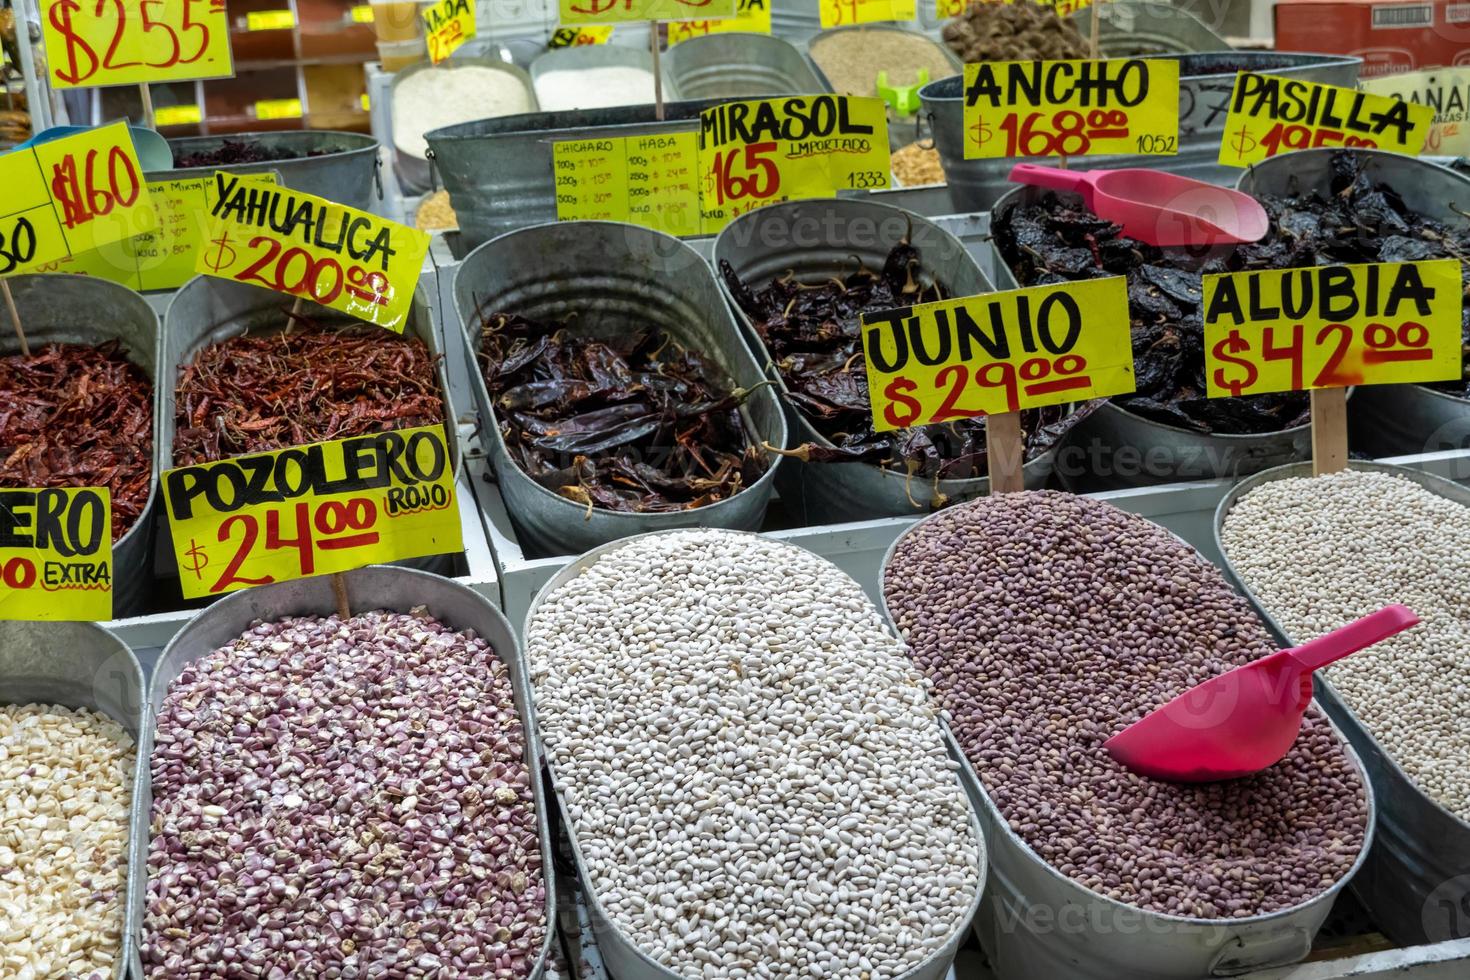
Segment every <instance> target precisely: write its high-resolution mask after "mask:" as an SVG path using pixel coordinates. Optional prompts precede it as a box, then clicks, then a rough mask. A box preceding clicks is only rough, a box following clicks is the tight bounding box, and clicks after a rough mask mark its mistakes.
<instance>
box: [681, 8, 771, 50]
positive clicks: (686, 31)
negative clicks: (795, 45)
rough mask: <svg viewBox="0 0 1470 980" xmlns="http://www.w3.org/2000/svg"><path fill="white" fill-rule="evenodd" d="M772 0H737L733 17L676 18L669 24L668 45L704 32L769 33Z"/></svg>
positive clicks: (702, 34) (698, 35) (701, 35)
mask: <svg viewBox="0 0 1470 980" xmlns="http://www.w3.org/2000/svg"><path fill="white" fill-rule="evenodd" d="M772 2H773V0H739V4H738V6H737V7H736V8H735V16H734V17H723V18H719V19H716V20H676V21H674V22H673V23H671V24H669V45H670V46H673V45H675V44H678V43H679V42H680V41H687V40H689V39H690V38H693V37H703V36H704V35H706V34H723V33H725V32H727V31H741V32H744V33H746V34H769V33H771V3H772Z"/></svg>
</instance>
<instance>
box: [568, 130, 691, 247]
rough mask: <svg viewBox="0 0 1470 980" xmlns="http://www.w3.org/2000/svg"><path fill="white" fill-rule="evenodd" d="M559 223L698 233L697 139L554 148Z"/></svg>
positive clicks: (683, 136) (633, 139)
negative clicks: (622, 224) (612, 223)
mask: <svg viewBox="0 0 1470 980" xmlns="http://www.w3.org/2000/svg"><path fill="white" fill-rule="evenodd" d="M552 157H553V159H554V164H553V166H554V168H555V173H556V217H557V220H559V221H573V220H578V219H584V220H603V221H627V222H631V223H632V224H636V225H642V226H644V227H645V228H653V229H655V230H657V231H662V232H665V233H667V234H670V235H698V234H700V233H701V232H702V231H703V223H702V221H701V219H700V213H699V164H698V157H699V136H698V134H696V133H670V134H665V135H660V136H626V137H617V138H613V139H596V140H563V141H560V142H557V143H556V144H554V145H553V147H552Z"/></svg>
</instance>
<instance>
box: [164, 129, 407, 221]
mask: <svg viewBox="0 0 1470 980" xmlns="http://www.w3.org/2000/svg"><path fill="white" fill-rule="evenodd" d="M225 143H246V144H249V145H250V146H253V147H259V148H260V149H262V150H265V151H267V152H275V151H280V152H284V153H289V154H290V156H289V157H287V158H286V159H284V160H263V161H261V162H259V163H228V164H220V165H218V166H209V167H185V168H178V169H174V170H160V171H155V172H151V173H148V174H145V176H146V177H147V179H148V180H155V181H156V180H183V179H185V178H189V177H194V178H198V177H209V176H211V175H213V174H214V172H215V171H216V170H227V171H229V172H230V173H232V174H264V173H270V172H272V171H275V172H276V173H277V174H280V177H281V183H282V184H284V185H285V186H286V187H289V188H291V189H292V190H293V191H301V192H302V193H303V194H315V195H316V196H317V197H324V198H326V199H327V200H329V201H336V202H337V203H339V204H346V205H347V206H348V207H354V208H357V209H358V210H359V211H372V210H373V209H374V208H375V207H377V205H378V202H379V201H381V200H382V199H383V181H382V176H381V174H380V173H379V168H380V167H381V165H382V161H381V159H380V158H379V156H378V141H377V140H375V139H373V138H372V137H371V136H364V135H363V134H362V133H346V132H337V131H335V130H327V129H315V130H297V131H294V132H291V131H287V132H270V133H233V134H231V135H229V136H184V137H181V138H179V139H171V140H169V141H168V145H169V149H171V150H173V153H174V159H175V160H177V159H178V158H179V157H180V156H181V155H184V154H188V153H208V152H209V151H211V150H218V149H219V148H220V147H222V146H224V144H225Z"/></svg>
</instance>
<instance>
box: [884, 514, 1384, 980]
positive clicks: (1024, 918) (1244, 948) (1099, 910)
mask: <svg viewBox="0 0 1470 980" xmlns="http://www.w3.org/2000/svg"><path fill="white" fill-rule="evenodd" d="M936 516H938V515H930V517H926V518H925V519H924V520H930V519H932V518H933V517H936ZM923 523H924V521H916V522H915V523H914V524H913V525H912V526H911V527H909V528H908V530H906V531H904V533H903V534H901V535H899V536H898V538H897V539H896V540H895V541H894V542H893V544H891V545H889V547H888V551H887V553H886V554H884V556H883V564H882V565H881V566H879V572H878V576H879V578H878V584H879V588H880V590H881V589H882V585H883V582H884V581H885V580H886V579H887V573H888V567H889V566H890V565H891V564H892V563H893V556H894V554H895V553H896V552H897V551H898V546H899V544H900V543H901V542H902V541H903V540H904V538H906V537H907V536H908V535H910V534H912V533H914V530H915V529H916V528H918V527H919V526H920V525H921V524H923ZM1176 537H1177V535H1176ZM1180 540H1181V542H1182V541H1183V539H1180ZM1185 543H1187V542H1185ZM1196 553H1197V552H1196ZM1200 560H1201V561H1205V560H1206V559H1205V558H1204V557H1203V556H1200ZM882 608H883V615H884V618H885V619H886V620H887V621H888V624H889V626H890V627H892V628H893V630H894V632H896V633H898V634H899V635H900V636H902V635H903V634H902V632H901V631H900V630H899V629H898V625H897V623H896V621H895V620H894V619H893V614H892V612H891V611H890V610H889V608H888V597H887V594H886V593H884V594H883V603H882ZM1268 625H1269V623H1268ZM1324 708H1325V705H1324ZM1329 720H1331V717H1330V713H1329ZM944 735H945V738H946V739H948V740H949V743H950V751H951V753H952V754H953V755H954V756H955V758H957V759H959V760H960V779H961V782H963V783H964V785H965V790H966V792H968V793H969V794H970V799H971V802H973V803H974V805H975V810H976V812H977V813H979V815H980V826H981V827H982V828H983V829H984V831H985V848H986V853H987V855H988V856H989V860H990V874H989V878H988V879H987V882H986V888H985V900H984V902H983V903H982V905H981V909H980V917H979V918H978V919H977V920H976V922H975V933H976V938H978V939H979V941H980V945H981V947H982V948H983V949H984V950H985V954H986V956H987V957H988V958H989V960H990V965H991V967H992V968H993V969H994V970H995V971H996V974H997V975H998V976H1002V977H1024V978H1026V980H1031V978H1038V980H1040V978H1042V977H1044V978H1046V980H1118V978H1120V977H1127V978H1128V980H1200V978H1209V977H1231V976H1239V975H1241V974H1246V973H1252V972H1253V971H1256V970H1265V969H1269V968H1272V967H1279V966H1287V965H1290V964H1292V963H1295V962H1297V961H1299V960H1301V959H1303V958H1304V957H1306V955H1307V954H1308V953H1310V952H1311V949H1312V940H1313V938H1314V937H1315V936H1316V934H1317V931H1318V930H1319V929H1321V928H1322V924H1323V922H1325V921H1326V919H1327V916H1328V913H1330V912H1331V911H1332V905H1333V903H1334V902H1335V901H1336V900H1337V896H1338V894H1339V893H1341V891H1342V889H1343V887H1344V886H1345V885H1346V884H1347V883H1348V882H1349V881H1351V880H1352V879H1353V878H1354V876H1356V875H1357V874H1358V873H1359V872H1360V871H1362V870H1363V869H1364V865H1365V862H1366V860H1367V858H1368V853H1369V850H1370V847H1371V845H1372V841H1373V834H1374V828H1375V825H1376V823H1377V820H1376V816H1375V815H1376V813H1377V804H1376V801H1375V798H1374V787H1373V784H1372V783H1371V782H1370V780H1369V778H1368V773H1367V768H1366V767H1365V766H1364V765H1363V762H1362V760H1361V759H1360V758H1359V757H1358V753H1357V752H1356V751H1355V749H1354V745H1353V743H1352V741H1351V739H1349V738H1346V737H1345V736H1344V734H1343V733H1342V732H1341V731H1339V732H1338V737H1339V738H1341V739H1343V742H1344V748H1345V750H1346V752H1347V753H1348V755H1349V757H1350V758H1351V759H1352V761H1353V763H1354V765H1356V766H1357V769H1358V772H1359V774H1360V775H1361V776H1362V779H1363V793H1364V796H1365V797H1366V802H1367V809H1368V824H1367V831H1366V833H1365V835H1364V839H1363V848H1362V850H1361V851H1360V852H1359V854H1358V859H1357V860H1356V861H1355V862H1354V863H1353V866H1352V868H1350V869H1349V870H1348V872H1347V874H1345V875H1344V876H1343V877H1342V878H1340V879H1339V880H1338V881H1337V882H1336V883H1334V884H1333V885H1332V887H1330V888H1328V889H1327V890H1326V891H1324V892H1322V893H1321V894H1320V895H1317V896H1316V897H1315V898H1313V899H1311V900H1310V901H1307V902H1305V903H1303V904H1301V905H1298V906H1295V907H1293V908H1290V909H1284V910H1282V911H1279V912H1271V913H1268V914H1265V915H1253V916H1250V917H1248V918H1242V919H1196V918H1190V917H1187V916H1179V915H1166V914H1164V913H1161V912H1150V911H1146V910H1144V909H1140V908H1137V907H1136V906H1132V905H1127V904H1125V903H1123V902H1119V901H1116V900H1115V899H1111V898H1108V897H1107V896H1105V895H1102V894H1100V893H1098V892H1095V891H1093V890H1092V889H1090V888H1087V887H1086V886H1084V885H1081V884H1079V883H1078V882H1076V881H1073V880H1072V879H1071V878H1068V877H1067V876H1066V875H1064V874H1062V873H1061V872H1060V871H1058V870H1057V869H1056V868H1054V867H1052V866H1051V865H1050V864H1048V863H1047V862H1046V861H1045V860H1043V859H1042V858H1041V856H1040V855H1038V854H1037V853H1036V851H1034V850H1033V849H1032V848H1031V846H1030V845H1029V844H1027V843H1026V842H1025V841H1024V840H1022V839H1021V836H1020V835H1019V834H1017V833H1016V832H1015V831H1014V830H1012V829H1011V828H1010V824H1009V823H1008V821H1007V820H1006V818H1005V817H1004V816H1003V815H1002V814H1001V812H1000V810H999V808H997V807H996V805H995V803H994V801H992V800H991V798H990V794H989V793H987V792H986V791H985V784H984V783H983V782H982V781H981V779H980V774H979V773H977V772H976V771H975V767H974V766H972V765H971V764H970V760H969V759H968V758H967V757H966V756H965V754H964V750H963V749H961V748H960V744H959V740H958V739H956V738H955V737H954V732H953V730H952V729H951V728H950V727H949V724H948V723H947V722H946V723H945V727H944ZM1068 922H1072V923H1082V924H1083V925H1081V926H1080V927H1079V926H1072V927H1069V926H1068V925H1067V923H1068Z"/></svg>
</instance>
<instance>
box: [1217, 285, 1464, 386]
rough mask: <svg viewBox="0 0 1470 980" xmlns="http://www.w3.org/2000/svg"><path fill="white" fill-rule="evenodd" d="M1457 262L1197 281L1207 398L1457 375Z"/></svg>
mask: <svg viewBox="0 0 1470 980" xmlns="http://www.w3.org/2000/svg"><path fill="white" fill-rule="evenodd" d="M1461 302H1462V299H1461V287H1460V261H1459V260H1458V259H1437V260H1434V261H1430V262H1385V263H1369V264H1364V265H1335V266H1318V267H1316V268H1311V269H1272V270H1268V271H1264V272H1232V273H1227V274H1224V275H1208V276H1205V277H1204V309H1205V379H1206V383H1207V385H1208V387H1209V395H1210V397H1211V398H1223V397H1232V396H1239V395H1259V394H1262V393H1264V392H1269V391H1300V390H1303V389H1308V388H1346V387H1348V386H1350V385H1360V384H1395V383H1405V382H1427V381H1448V380H1451V379H1453V378H1458V377H1459V376H1460V360H1461V349H1460V306H1461Z"/></svg>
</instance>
